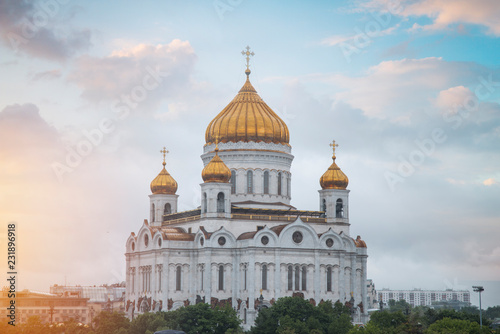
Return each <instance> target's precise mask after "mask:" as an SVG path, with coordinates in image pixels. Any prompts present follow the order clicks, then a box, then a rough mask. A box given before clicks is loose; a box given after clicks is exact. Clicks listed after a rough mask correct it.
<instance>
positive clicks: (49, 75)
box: [32, 70, 61, 81]
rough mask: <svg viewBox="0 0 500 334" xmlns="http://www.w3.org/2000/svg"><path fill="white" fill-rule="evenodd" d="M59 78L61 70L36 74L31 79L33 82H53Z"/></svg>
mask: <svg viewBox="0 0 500 334" xmlns="http://www.w3.org/2000/svg"><path fill="white" fill-rule="evenodd" d="M60 77H61V70H49V71H43V72H37V73H35V74H34V75H33V77H32V79H33V80H34V81H38V80H53V79H58V78H60Z"/></svg>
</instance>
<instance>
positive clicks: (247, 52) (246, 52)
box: [241, 45, 255, 75]
mask: <svg viewBox="0 0 500 334" xmlns="http://www.w3.org/2000/svg"><path fill="white" fill-rule="evenodd" d="M245 49H247V50H246V51H245V50H243V51H241V54H242V55H244V56H246V59H247V70H246V71H245V73H247V75H249V74H250V56H252V57H253V56H254V55H255V53H253V52H250V47H249V46H248V45H247V47H246V48H245Z"/></svg>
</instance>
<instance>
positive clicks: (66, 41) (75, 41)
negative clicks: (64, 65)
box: [0, 0, 91, 61]
mask: <svg viewBox="0 0 500 334" xmlns="http://www.w3.org/2000/svg"><path fill="white" fill-rule="evenodd" d="M63 6H64V5H62V4H60V3H59V2H58V1H50V2H49V1H40V2H32V1H26V0H20V1H17V0H0V8H1V9H2V10H1V11H0V40H1V42H2V43H3V44H5V45H7V46H9V47H10V48H12V49H13V50H14V51H16V52H17V51H20V52H24V53H26V54H28V55H30V56H33V57H37V58H43V59H49V60H56V61H64V60H66V59H68V58H70V57H72V56H73V55H75V54H77V53H79V52H80V51H84V50H87V49H88V48H89V46H90V44H91V32H90V31H89V30H87V29H81V30H76V29H72V28H68V29H61V24H60V22H61V20H63V19H64V14H63V12H64V10H65V8H64V7H63Z"/></svg>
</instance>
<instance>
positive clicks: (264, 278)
mask: <svg viewBox="0 0 500 334" xmlns="http://www.w3.org/2000/svg"><path fill="white" fill-rule="evenodd" d="M262 290H267V265H265V264H264V265H263V266H262Z"/></svg>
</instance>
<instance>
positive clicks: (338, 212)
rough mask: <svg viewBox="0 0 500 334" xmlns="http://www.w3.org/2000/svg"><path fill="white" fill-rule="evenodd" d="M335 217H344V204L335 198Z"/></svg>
mask: <svg viewBox="0 0 500 334" xmlns="http://www.w3.org/2000/svg"><path fill="white" fill-rule="evenodd" d="M335 217H337V218H343V217H344V204H343V203H342V199H340V198H339V199H338V200H337V205H336V208H335Z"/></svg>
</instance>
